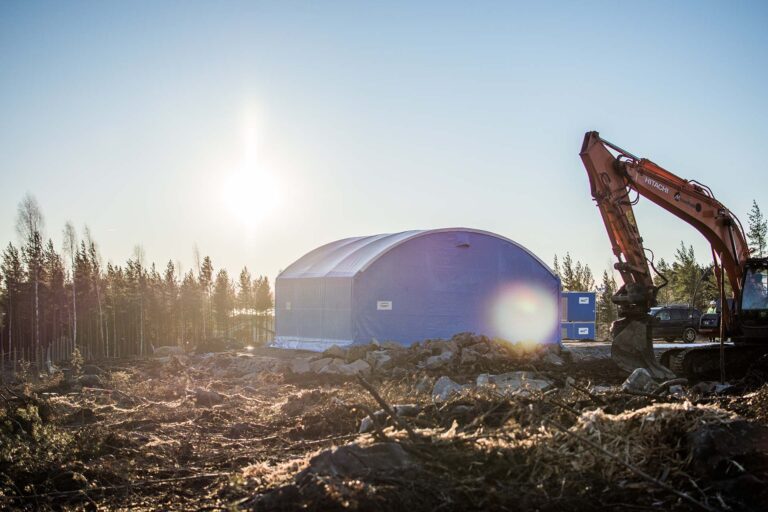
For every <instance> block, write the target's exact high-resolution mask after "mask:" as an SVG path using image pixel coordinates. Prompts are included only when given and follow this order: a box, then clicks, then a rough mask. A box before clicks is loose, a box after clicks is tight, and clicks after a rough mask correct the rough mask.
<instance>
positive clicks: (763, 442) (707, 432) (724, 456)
mask: <svg viewBox="0 0 768 512" xmlns="http://www.w3.org/2000/svg"><path fill="white" fill-rule="evenodd" d="M688 443H689V445H690V447H691V449H690V452H691V467H692V468H693V470H694V471H695V472H696V473H698V474H699V475H701V476H704V477H707V478H711V479H721V478H733V477H735V476H738V475H740V474H743V468H765V467H767V465H768V427H766V426H764V425H760V424H758V423H752V422H749V421H746V420H736V421H730V422H719V423H710V424H707V425H702V426H700V427H699V428H697V429H696V430H695V431H693V432H691V433H690V434H688ZM734 462H735V463H736V464H734Z"/></svg>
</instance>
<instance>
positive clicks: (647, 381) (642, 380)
mask: <svg viewBox="0 0 768 512" xmlns="http://www.w3.org/2000/svg"><path fill="white" fill-rule="evenodd" d="M656 388H657V384H656V381H654V380H653V377H651V374H650V372H649V371H648V370H646V369H645V368H636V369H635V371H633V372H632V374H631V375H630V376H629V377H627V380H625V381H624V383H623V384H622V385H621V389H622V390H624V391H630V392H634V393H652V392H653V391H655V390H656Z"/></svg>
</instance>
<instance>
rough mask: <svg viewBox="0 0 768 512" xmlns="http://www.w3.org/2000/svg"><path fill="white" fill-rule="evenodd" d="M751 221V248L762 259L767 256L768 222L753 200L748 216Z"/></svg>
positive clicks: (749, 236)
mask: <svg viewBox="0 0 768 512" xmlns="http://www.w3.org/2000/svg"><path fill="white" fill-rule="evenodd" d="M747 216H748V219H749V229H748V230H747V239H748V240H749V247H750V249H752V251H753V252H754V254H755V255H756V256H757V257H759V258H762V257H763V256H764V255H765V254H766V243H768V240H766V237H768V221H766V219H765V217H763V212H761V211H760V207H759V206H757V201H755V200H754V199H753V200H752V209H751V210H750V211H749V214H748V215H747Z"/></svg>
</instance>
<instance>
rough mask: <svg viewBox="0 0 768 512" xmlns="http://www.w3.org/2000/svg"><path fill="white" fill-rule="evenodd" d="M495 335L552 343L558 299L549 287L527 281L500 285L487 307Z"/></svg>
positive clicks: (526, 342) (529, 341) (515, 339)
mask: <svg viewBox="0 0 768 512" xmlns="http://www.w3.org/2000/svg"><path fill="white" fill-rule="evenodd" d="M490 315H491V325H493V328H494V330H495V334H496V336H498V337H499V338H502V339H504V340H507V341H509V342H513V343H523V344H539V343H545V342H552V341H553V340H552V335H553V333H554V332H557V328H558V322H559V318H558V300H557V298H556V297H555V296H554V294H553V293H552V291H551V290H546V289H542V288H540V287H538V286H536V285H533V284H528V283H515V284H510V285H507V286H505V287H503V288H502V289H501V290H499V292H498V293H497V294H496V296H495V298H494V300H493V301H492V303H491V307H490Z"/></svg>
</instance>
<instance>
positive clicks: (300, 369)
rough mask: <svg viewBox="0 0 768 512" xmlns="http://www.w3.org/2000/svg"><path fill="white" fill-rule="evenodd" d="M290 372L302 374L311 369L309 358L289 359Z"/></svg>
mask: <svg viewBox="0 0 768 512" xmlns="http://www.w3.org/2000/svg"><path fill="white" fill-rule="evenodd" d="M290 368H291V373H295V374H296V375H303V374H305V373H309V372H310V371H312V369H311V367H310V363H309V360H307V359H294V360H293V361H291V367H290Z"/></svg>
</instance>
